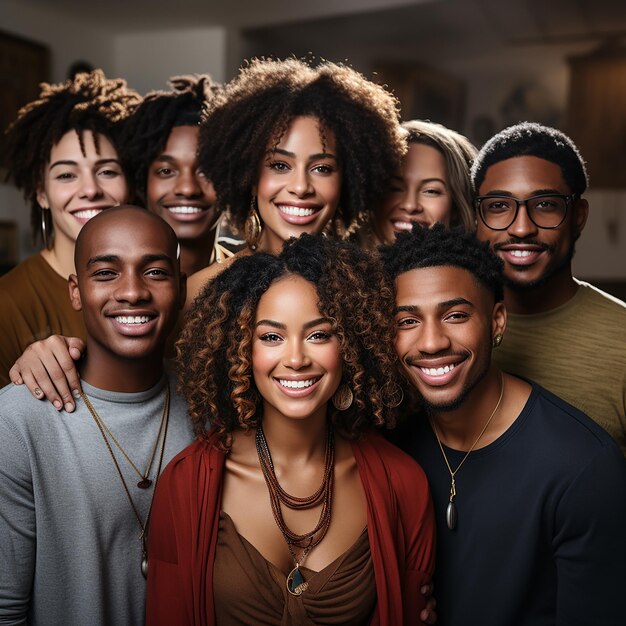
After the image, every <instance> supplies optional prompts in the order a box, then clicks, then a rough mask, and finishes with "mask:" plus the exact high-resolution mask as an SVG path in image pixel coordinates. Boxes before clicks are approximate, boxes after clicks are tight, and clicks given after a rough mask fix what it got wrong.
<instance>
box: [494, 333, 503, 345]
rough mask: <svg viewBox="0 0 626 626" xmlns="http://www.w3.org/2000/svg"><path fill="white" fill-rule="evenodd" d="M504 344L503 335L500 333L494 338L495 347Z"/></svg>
mask: <svg viewBox="0 0 626 626" xmlns="http://www.w3.org/2000/svg"><path fill="white" fill-rule="evenodd" d="M501 343H502V335H501V334H500V333H498V334H497V335H496V336H495V337H494V338H493V347H494V348H497V347H498V346H499V345H500V344H501Z"/></svg>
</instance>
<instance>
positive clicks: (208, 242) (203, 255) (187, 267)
mask: <svg viewBox="0 0 626 626" xmlns="http://www.w3.org/2000/svg"><path fill="white" fill-rule="evenodd" d="M214 243H215V230H211V232H210V233H209V236H208V237H206V238H201V239H189V240H183V241H181V242H180V269H181V271H182V272H183V273H184V274H185V275H187V276H191V275H192V274H195V273H196V272H199V271H200V270H202V269H204V268H205V267H208V266H209V264H210V261H211V254H212V251H213V245H214Z"/></svg>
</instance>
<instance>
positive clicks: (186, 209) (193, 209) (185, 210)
mask: <svg viewBox="0 0 626 626" xmlns="http://www.w3.org/2000/svg"><path fill="white" fill-rule="evenodd" d="M167 210H168V211H169V212H170V213H180V214H182V215H190V214H192V213H202V211H203V210H204V209H203V208H202V207H198V206H171V207H168V209H167Z"/></svg>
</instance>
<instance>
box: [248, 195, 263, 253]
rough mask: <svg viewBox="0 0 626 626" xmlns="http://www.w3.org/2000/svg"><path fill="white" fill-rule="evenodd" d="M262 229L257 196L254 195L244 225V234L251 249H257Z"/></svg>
mask: <svg viewBox="0 0 626 626" xmlns="http://www.w3.org/2000/svg"><path fill="white" fill-rule="evenodd" d="M262 230H263V226H262V225H261V218H260V217H259V214H258V212H257V203H256V196H252V199H251V200H250V212H249V213H248V217H247V218H246V222H245V224H244V226H243V234H244V237H245V238H246V243H247V244H248V246H249V247H250V249H251V250H256V249H257V246H258V244H259V239H260V238H261V231H262Z"/></svg>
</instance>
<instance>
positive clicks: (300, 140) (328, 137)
mask: <svg viewBox="0 0 626 626" xmlns="http://www.w3.org/2000/svg"><path fill="white" fill-rule="evenodd" d="M270 143H271V145H270V147H274V145H273V142H270ZM276 147H277V148H280V149H281V150H287V151H288V152H293V153H295V154H300V153H319V152H322V151H326V152H334V151H335V150H336V141H335V134H334V133H333V132H332V131H331V130H330V129H329V128H326V127H325V126H323V125H322V123H321V122H320V120H319V119H318V118H317V117H312V116H301V117H296V118H294V119H293V120H292V121H291V123H290V124H289V126H288V127H287V130H286V131H285V132H284V133H283V135H282V137H280V141H279V142H278V144H277V145H276Z"/></svg>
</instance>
